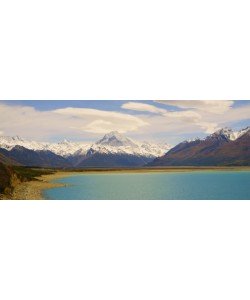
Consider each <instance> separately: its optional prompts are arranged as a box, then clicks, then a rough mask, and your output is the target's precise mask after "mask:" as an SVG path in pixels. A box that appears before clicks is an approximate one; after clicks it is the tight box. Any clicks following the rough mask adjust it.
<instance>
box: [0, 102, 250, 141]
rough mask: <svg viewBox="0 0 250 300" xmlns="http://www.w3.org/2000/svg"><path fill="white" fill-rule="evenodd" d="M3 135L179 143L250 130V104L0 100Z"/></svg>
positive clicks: (39, 138)
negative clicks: (112, 135)
mask: <svg viewBox="0 0 250 300" xmlns="http://www.w3.org/2000/svg"><path fill="white" fill-rule="evenodd" d="M0 112H1V116H2V117H1V121H0V134H2V135H20V136H22V137H25V138H28V139H34V140H44V141H60V140H62V139H64V138H67V139H69V140H72V141H94V140H96V139H98V138H100V137H102V136H103V135H104V134H105V133H107V132H110V131H112V130H117V131H119V132H121V133H124V134H125V135H127V136H129V137H132V138H135V139H141V140H150V141H153V140H154V141H160V142H168V143H171V144H176V143H178V142H180V141H182V140H184V139H187V138H193V137H196V136H199V137H204V136H206V135H208V134H210V133H212V132H214V131H216V130H218V129H220V128H222V127H225V126H227V127H232V128H233V129H234V130H239V129H241V128H244V127H246V126H249V125H250V101H241V100H237V101H231V100H230V101H224V100H223V101H219V100H218V101H193V100H190V101H181V100H180V101H151V100H150V101H149V100H144V101H137V100H135V101H131V100H128V101H114V100H110V101H109V100H91V101H75V100H70V101H54V100H53V101H52V100H51V101H0Z"/></svg>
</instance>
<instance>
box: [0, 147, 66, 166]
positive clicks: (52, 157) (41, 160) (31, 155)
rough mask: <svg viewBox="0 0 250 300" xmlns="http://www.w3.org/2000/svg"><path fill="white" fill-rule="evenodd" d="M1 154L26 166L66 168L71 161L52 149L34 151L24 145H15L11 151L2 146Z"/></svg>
mask: <svg viewBox="0 0 250 300" xmlns="http://www.w3.org/2000/svg"><path fill="white" fill-rule="evenodd" d="M0 154H2V155H4V156H5V157H7V158H9V159H11V160H14V161H16V162H18V163H19V164H22V165H24V166H36V167H52V168H65V167H70V163H69V162H68V161H67V160H66V159H65V158H63V157H61V156H59V155H56V154H54V153H53V152H51V151H33V150H29V149H26V148H24V147H22V146H15V147H14V148H13V149H11V150H10V151H8V150H6V149H1V148H0Z"/></svg>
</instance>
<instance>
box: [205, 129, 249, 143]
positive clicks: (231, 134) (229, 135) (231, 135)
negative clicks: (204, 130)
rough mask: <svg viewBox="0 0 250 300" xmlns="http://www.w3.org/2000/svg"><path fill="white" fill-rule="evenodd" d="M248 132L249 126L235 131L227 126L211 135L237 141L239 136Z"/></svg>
mask: <svg viewBox="0 0 250 300" xmlns="http://www.w3.org/2000/svg"><path fill="white" fill-rule="evenodd" d="M248 132H250V128H249V127H247V128H244V129H241V130H239V131H233V130H232V129H231V128H228V127H225V128H222V129H220V130H218V131H216V132H215V133H213V134H212V135H210V137H224V138H226V139H227V140H230V141H235V140H237V139H238V138H239V137H241V136H242V135H244V134H245V133H248Z"/></svg>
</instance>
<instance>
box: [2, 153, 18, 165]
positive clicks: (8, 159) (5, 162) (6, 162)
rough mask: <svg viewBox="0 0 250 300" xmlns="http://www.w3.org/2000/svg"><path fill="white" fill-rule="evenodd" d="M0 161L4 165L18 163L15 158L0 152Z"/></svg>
mask: <svg viewBox="0 0 250 300" xmlns="http://www.w3.org/2000/svg"><path fill="white" fill-rule="evenodd" d="M0 162H1V163H3V164H6V165H16V166H18V165H20V163H18V162H16V161H15V160H13V159H11V158H9V157H7V156H5V155H3V154H2V153H0Z"/></svg>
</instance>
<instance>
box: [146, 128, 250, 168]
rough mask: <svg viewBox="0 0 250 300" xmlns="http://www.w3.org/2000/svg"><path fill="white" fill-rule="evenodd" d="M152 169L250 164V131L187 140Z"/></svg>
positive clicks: (156, 160)
mask: <svg viewBox="0 0 250 300" xmlns="http://www.w3.org/2000/svg"><path fill="white" fill-rule="evenodd" d="M149 165H150V166H220V165H240V166H244V165H247V166H248V165H250V128H249V127H247V128H245V129H242V130H240V131H237V132H234V131H233V130H231V129H230V128H223V129H220V130H218V131H216V132H214V133H213V134H211V135H209V136H207V137H206V138H203V139H194V140H192V141H184V142H182V143H180V144H178V145H176V146H175V147H173V148H172V149H171V150H170V151H169V152H167V153H166V154H165V155H164V156H162V157H159V158H156V159H155V160H154V161H152V162H150V163H149Z"/></svg>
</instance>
